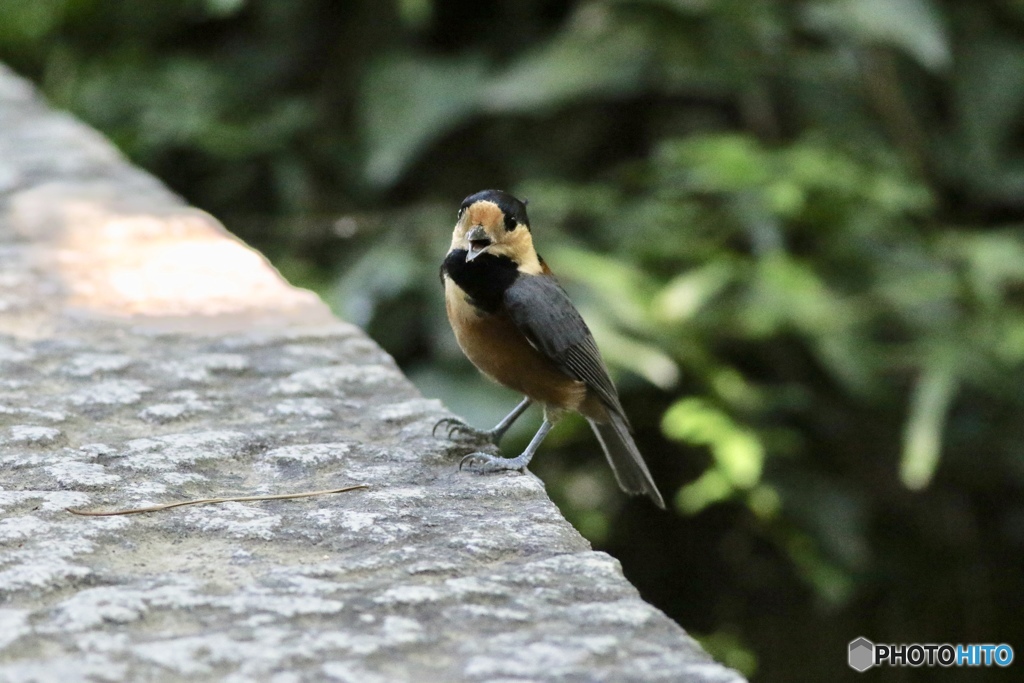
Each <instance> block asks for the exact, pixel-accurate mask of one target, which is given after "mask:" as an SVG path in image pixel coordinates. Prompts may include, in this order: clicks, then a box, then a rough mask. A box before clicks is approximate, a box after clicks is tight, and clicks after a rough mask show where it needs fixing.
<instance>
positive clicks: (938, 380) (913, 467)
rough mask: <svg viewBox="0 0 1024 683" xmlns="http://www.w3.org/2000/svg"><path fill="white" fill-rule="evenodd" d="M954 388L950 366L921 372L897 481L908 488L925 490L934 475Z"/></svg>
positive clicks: (946, 363)
mask: <svg viewBox="0 0 1024 683" xmlns="http://www.w3.org/2000/svg"><path fill="white" fill-rule="evenodd" d="M956 386H957V382H956V376H955V375H954V373H953V366H952V364H951V363H949V362H937V363H934V364H933V365H931V366H929V367H927V368H926V369H925V370H924V371H923V373H922V375H921V377H920V378H919V379H918V381H917V385H916V386H915V387H914V393H913V398H912V401H911V404H910V415H909V416H908V418H907V425H906V429H905V431H904V436H903V456H902V458H901V460H900V480H901V481H902V482H903V485H904V486H906V487H907V488H908V489H911V490H914V491H917V490H920V489H923V488H925V487H926V486H928V484H929V482H931V480H932V477H933V476H934V475H935V469H936V468H937V467H938V464H939V452H940V450H941V449H942V432H943V428H944V425H945V424H946V414H947V413H948V411H949V405H950V403H951V402H952V400H953V397H954V395H955V393H956Z"/></svg>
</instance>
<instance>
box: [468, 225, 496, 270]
mask: <svg viewBox="0 0 1024 683" xmlns="http://www.w3.org/2000/svg"><path fill="white" fill-rule="evenodd" d="M466 240H468V241H469V252H468V253H467V254H466V262H467V263H468V262H469V261H472V260H473V259H475V258H476V257H477V256H479V255H480V254H482V253H484V252H485V251H487V247H489V246H491V238H490V237H488V236H487V231H486V230H484V228H483V226H481V225H478V226H476V227H475V228H473V229H472V230H470V231H469V233H468V234H467V235H466Z"/></svg>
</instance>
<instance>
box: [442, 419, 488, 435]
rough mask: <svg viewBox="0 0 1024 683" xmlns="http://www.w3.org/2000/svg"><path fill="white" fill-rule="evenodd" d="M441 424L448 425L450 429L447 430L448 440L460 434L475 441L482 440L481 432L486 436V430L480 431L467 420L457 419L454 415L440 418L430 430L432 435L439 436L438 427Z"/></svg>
mask: <svg viewBox="0 0 1024 683" xmlns="http://www.w3.org/2000/svg"><path fill="white" fill-rule="evenodd" d="M441 425H448V430H447V431H448V440H449V441H451V440H453V439H454V438H455V437H456V436H457V435H460V434H461V435H464V436H466V437H468V438H469V439H472V440H474V441H478V440H480V439H481V434H484V435H485V436H486V433H485V432H480V431H478V430H476V429H474V428H473V427H470V426H469V425H468V424H466V423H465V422H463V421H461V420H457V419H455V418H453V417H446V418H444V419H443V420H439V421H438V422H437V424H435V425H434V428H433V429H432V430H431V431H430V435H431V436H433V437H435V438H436V437H437V428H438V427H440V426H441Z"/></svg>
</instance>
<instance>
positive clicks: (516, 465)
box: [459, 415, 555, 473]
mask: <svg viewBox="0 0 1024 683" xmlns="http://www.w3.org/2000/svg"><path fill="white" fill-rule="evenodd" d="M506 419H507V418H506ZM554 426H555V423H554V422H552V421H551V420H549V419H548V417H547V416H546V415H545V416H544V422H543V423H542V424H541V426H540V429H538V430H537V433H536V434H534V435H533V439H531V440H530V445H529V446H527V447H526V450H525V451H523V452H522V453H520V454H519V455H517V456H516V457H514V458H502V457H501V456H498V455H490V454H489V453H470V454H469V455H467V456H466V457H465V458H463V459H462V461H461V462H460V463H459V469H460V470H461V469H462V468H463V467H466V468H468V469H471V470H474V471H476V472H481V473H483V472H500V471H502V470H519V471H522V470H524V469H526V466H527V465H529V464H530V460H532V459H533V454H534V453H536V452H537V449H538V448H540V444H541V442H542V441H544V437H545V436H547V435H548V432H550V431H551V428H552V427H554Z"/></svg>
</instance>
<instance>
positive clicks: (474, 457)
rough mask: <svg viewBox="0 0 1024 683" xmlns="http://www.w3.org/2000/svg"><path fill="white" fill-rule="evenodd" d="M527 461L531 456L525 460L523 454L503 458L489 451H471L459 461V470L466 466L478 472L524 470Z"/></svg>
mask: <svg viewBox="0 0 1024 683" xmlns="http://www.w3.org/2000/svg"><path fill="white" fill-rule="evenodd" d="M527 463H529V458H527V459H525V460H524V459H523V457H522V456H519V457H516V458H503V457H501V456H499V455H491V454H489V453H470V454H469V455H467V456H466V457H464V458H463V459H462V460H460V461H459V470H460V471H461V470H462V469H463V468H465V469H467V470H469V471H471V472H477V473H478V474H485V473H487V472H507V471H513V472H522V471H523V470H524V469H526V465H527Z"/></svg>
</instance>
